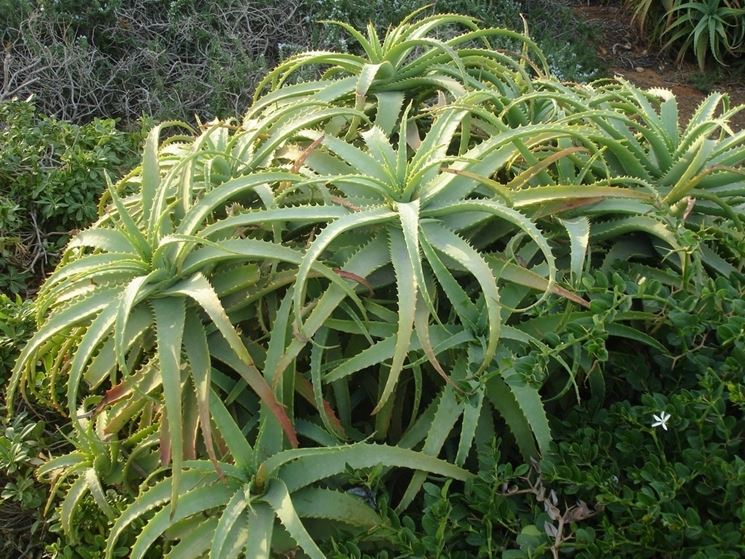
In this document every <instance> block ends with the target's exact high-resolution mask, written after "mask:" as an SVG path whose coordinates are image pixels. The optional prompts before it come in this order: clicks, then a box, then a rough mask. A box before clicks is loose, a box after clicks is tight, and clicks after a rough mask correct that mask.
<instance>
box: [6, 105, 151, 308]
mask: <svg viewBox="0 0 745 559" xmlns="http://www.w3.org/2000/svg"><path fill="white" fill-rule="evenodd" d="M140 143H141V134H140V133H139V131H133V132H130V133H126V132H123V131H120V130H118V129H117V128H116V123H115V122H114V121H113V120H110V119H109V120H94V121H93V122H91V123H89V124H86V125H83V126H77V125H74V124H70V123H67V122H64V121H61V120H57V119H54V118H50V117H47V116H44V115H42V114H39V113H38V112H37V111H36V108H35V106H34V104H33V101H20V100H14V101H8V102H5V103H0V257H2V265H0V289H2V290H3V291H4V292H6V293H10V294H22V295H24V296H25V295H27V294H28V293H30V292H32V291H33V290H34V289H35V287H36V286H37V285H38V283H39V279H41V278H43V277H44V276H45V275H46V274H47V273H48V272H49V271H51V270H52V269H53V268H54V266H55V264H56V262H57V253H58V252H59V250H61V249H62V248H63V247H64V246H65V244H66V243H67V241H68V239H69V236H70V232H71V231H73V230H76V229H80V228H83V227H85V226H87V225H88V224H89V223H90V222H91V221H93V219H94V218H95V217H96V213H97V210H96V203H97V201H98V198H99V197H100V195H101V192H102V191H103V188H104V184H103V183H102V182H101V181H102V180H103V177H104V173H105V172H109V173H111V174H112V176H115V177H118V176H120V175H121V174H123V172H124V171H125V170H129V169H130V168H131V167H132V166H133V165H134V164H135V162H136V159H137V152H138V151H139V149H140ZM37 278H38V279H37Z"/></svg>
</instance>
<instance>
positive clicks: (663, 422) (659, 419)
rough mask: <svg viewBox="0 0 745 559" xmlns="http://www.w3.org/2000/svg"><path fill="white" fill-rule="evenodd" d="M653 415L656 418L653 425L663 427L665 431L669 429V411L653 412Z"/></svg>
mask: <svg viewBox="0 0 745 559" xmlns="http://www.w3.org/2000/svg"><path fill="white" fill-rule="evenodd" d="M652 417H653V418H654V420H655V422H654V423H652V427H662V428H663V429H664V430H665V431H667V421H668V419H670V414H669V413H667V412H664V411H663V412H661V413H660V415H657V414H652Z"/></svg>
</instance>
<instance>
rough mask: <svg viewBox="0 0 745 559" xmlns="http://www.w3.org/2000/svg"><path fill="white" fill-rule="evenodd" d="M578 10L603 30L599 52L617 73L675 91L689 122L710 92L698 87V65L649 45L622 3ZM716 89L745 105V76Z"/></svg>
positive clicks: (744, 119) (739, 122) (742, 122)
mask: <svg viewBox="0 0 745 559" xmlns="http://www.w3.org/2000/svg"><path fill="white" fill-rule="evenodd" d="M573 9H574V11H575V12H576V13H577V14H578V15H579V16H581V17H582V18H584V19H586V20H588V21H589V22H591V23H592V24H593V26H595V27H596V28H597V29H599V31H600V33H599V41H598V44H597V50H598V55H599V56H600V58H602V59H603V61H604V62H605V63H606V64H607V65H608V67H609V68H610V72H611V74H613V75H621V76H623V77H624V78H626V79H628V80H629V81H631V82H633V83H636V84H638V85H639V86H642V87H647V88H648V87H664V88H667V89H670V90H672V91H673V93H675V95H676V96H677V99H678V107H679V111H680V115H681V121H682V122H683V123H685V122H687V120H688V118H690V116H691V114H693V112H694V111H695V110H696V107H697V106H698V105H699V103H701V101H702V100H703V99H704V98H705V97H706V96H707V95H708V93H707V92H704V91H701V90H699V89H697V88H696V86H695V85H694V84H693V83H692V81H691V80H692V76H694V75H695V74H697V73H698V67H697V66H696V65H695V64H691V63H690V62H683V63H682V64H681V65H676V64H675V62H674V60H672V59H671V58H670V57H669V56H662V55H660V54H659V53H658V52H657V51H656V50H655V47H654V46H649V45H646V44H645V43H644V41H643V39H642V38H641V37H640V36H639V33H638V32H637V30H636V28H635V27H633V26H632V25H631V22H630V18H629V16H628V14H627V13H625V12H623V11H622V10H621V9H620V8H619V7H618V5H615V4H611V5H589V6H588V5H587V4H586V2H577V3H576V4H575V5H574V6H573ZM712 90H713V91H719V92H720V93H727V94H728V95H729V97H730V99H731V102H732V105H733V106H734V105H740V104H745V76H740V77H739V78H732V80H731V81H730V82H728V83H720V84H716V85H715V86H714V87H713V89H712ZM732 124H733V127H734V128H735V129H745V107H744V108H743V110H742V111H741V112H739V113H738V114H737V115H735V117H734V118H733V119H732Z"/></svg>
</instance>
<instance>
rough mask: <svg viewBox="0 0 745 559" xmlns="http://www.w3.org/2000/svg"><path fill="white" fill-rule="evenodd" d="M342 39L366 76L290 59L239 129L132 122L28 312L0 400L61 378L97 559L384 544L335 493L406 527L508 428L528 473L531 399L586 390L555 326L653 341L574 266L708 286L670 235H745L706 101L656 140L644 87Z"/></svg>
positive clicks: (679, 240) (534, 404)
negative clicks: (158, 546)
mask: <svg viewBox="0 0 745 559" xmlns="http://www.w3.org/2000/svg"><path fill="white" fill-rule="evenodd" d="M342 26H343V27H344V28H345V29H347V30H348V31H349V32H350V34H351V35H352V37H353V38H355V39H356V40H357V41H359V43H360V46H361V49H362V51H363V52H364V55H362V56H358V55H348V54H335V53H308V54H303V55H298V56H297V57H294V58H292V59H290V60H288V61H286V62H285V63H283V64H281V65H280V66H279V67H278V68H277V69H276V70H275V71H274V72H272V73H270V74H269V76H268V77H267V78H266V80H265V81H264V82H263V84H262V86H261V87H260V88H259V90H258V92H257V97H256V100H255V102H254V104H253V106H252V107H250V108H249V110H248V111H247V113H246V115H245V117H244V118H243V120H242V121H241V123H240V124H236V123H235V122H233V121H230V122H215V123H211V124H209V125H206V126H204V127H202V130H200V131H199V132H198V133H197V132H196V131H192V130H187V132H188V134H187V135H184V136H179V135H174V136H172V137H170V138H168V139H167V140H165V141H161V140H160V127H158V128H156V129H154V130H153V132H151V134H150V136H149V138H148V141H147V144H146V146H145V152H144V155H143V162H142V165H141V166H140V167H139V168H138V169H135V170H134V171H133V172H132V173H131V174H130V175H129V176H127V177H125V178H124V179H123V180H122V181H120V182H119V183H117V184H116V185H109V190H108V195H107V196H106V197H105V198H104V199H103V200H102V202H101V213H100V216H99V219H98V221H97V222H96V223H95V224H94V225H93V226H92V227H91V228H90V229H88V230H86V231H83V232H81V233H80V234H79V235H77V236H76V237H75V238H74V239H73V240H72V241H71V242H70V244H69V246H68V248H67V250H66V252H65V255H64V257H63V260H62V262H61V264H60V266H59V267H58V268H57V270H56V271H55V272H54V273H53V274H52V275H51V276H50V277H49V278H48V280H47V282H46V283H45V285H44V287H43V288H42V290H41V291H40V294H39V297H38V299H37V302H36V308H37V312H38V319H39V324H40V327H39V330H38V332H37V334H36V335H35V336H34V337H33V338H32V340H31V341H30V342H29V344H28V345H27V346H26V348H25V349H24V351H23V353H22V355H21V357H20V358H19V361H18V363H17V365H16V368H15V371H14V376H13V379H12V383H11V394H12V393H13V392H14V391H16V390H17V389H18V388H25V387H26V386H27V385H28V384H30V383H29V378H30V376H31V375H32V374H33V373H34V370H35V368H36V367H37V362H38V361H41V362H42V363H43V365H42V366H43V367H45V372H46V374H47V378H48V379H49V380H50V386H48V387H47V388H48V390H49V393H50V396H51V398H52V399H53V401H56V400H54V399H55V398H56V396H57V390H56V382H58V381H60V380H63V381H64V384H65V386H66V399H67V405H66V412H67V413H68V414H69V417H70V418H71V423H72V425H73V426H74V428H75V429H76V431H77V433H78V436H77V438H76V439H75V440H77V441H81V442H79V445H81V448H80V449H78V450H76V451H75V452H73V453H72V454H70V455H68V456H66V457H59V458H55V459H52V460H51V461H50V462H49V463H48V464H47V465H46V466H45V467H44V470H43V471H44V473H45V474H46V473H52V472H61V474H60V476H61V477H59V478H58V480H64V479H70V480H74V481H72V485H71V487H70V488H69V489H68V492H67V496H66V497H65V498H64V500H63V507H64V508H65V510H66V511H67V512H70V513H72V511H74V509H75V507H76V506H77V504H78V503H79V502H80V500H81V499H82V498H83V496H84V495H85V494H86V493H87V492H90V493H91V494H92V495H93V497H94V499H95V500H96V502H97V503H98V504H99V506H100V507H101V508H102V509H103V510H104V511H106V512H107V513H111V514H112V516H116V515H115V514H114V512H113V511H112V510H110V506H109V504H108V502H107V498H106V495H105V492H104V491H103V485H104V484H106V485H107V488H110V489H114V490H116V491H118V492H120V493H122V494H124V495H126V496H127V497H128V498H129V499H130V504H129V506H128V507H127V508H126V509H125V510H124V511H123V512H122V513H120V514H119V515H118V516H116V519H115V520H114V527H113V529H112V531H111V533H110V535H109V541H108V549H107V553H108V554H109V556H111V555H112V554H113V552H114V549H115V546H116V544H117V541H118V540H119V538H120V537H121V535H122V533H123V532H124V531H125V530H129V529H134V527H135V526H143V527H142V528H141V529H140V528H137V529H138V530H139V532H138V536H137V539H136V542H135V544H134V546H133V548H132V552H131V553H132V556H133V557H143V556H144V555H145V554H146V552H147V551H148V549H150V547H151V546H152V545H153V544H155V543H156V542H157V541H160V539H161V537H162V536H163V535H164V534H166V533H168V534H170V535H171V536H170V537H171V539H170V540H169V541H170V543H166V544H164V545H165V546H166V547H167V548H168V550H169V551H168V553H169V555H168V556H169V557H199V556H203V555H205V554H208V555H209V556H210V557H235V556H238V555H240V554H242V553H243V554H245V555H246V556H249V557H269V556H270V554H271V553H272V549H285V548H288V547H292V546H294V545H297V546H299V547H300V548H302V550H303V551H304V553H306V554H307V555H309V556H311V557H322V556H323V554H322V552H321V549H320V547H319V542H320V541H321V540H322V539H323V538H325V537H329V536H331V535H334V534H335V533H336V531H337V530H340V531H342V532H345V533H359V532H360V530H370V531H372V532H375V530H376V528H380V527H381V526H382V525H383V524H384V523H385V520H384V519H383V518H381V517H380V516H379V515H378V514H377V512H376V511H375V510H373V509H372V508H371V507H370V506H369V504H366V503H365V502H364V501H363V500H360V499H358V498H357V497H355V496H354V495H352V494H350V493H348V492H347V491H346V489H347V488H348V486H349V484H350V481H349V480H350V475H351V474H350V472H351V471H354V470H360V469H373V470H374V471H376V472H377V474H376V475H378V476H380V477H381V478H383V479H384V481H385V483H386V484H388V486H389V487H393V486H394V482H395V486H396V487H397V488H401V489H397V490H395V491H394V490H393V489H392V490H391V495H390V497H391V499H389V500H390V501H394V500H395V501H397V505H396V506H397V508H398V509H399V510H404V509H406V508H407V507H408V506H409V505H411V503H413V502H414V501H415V499H416V498H417V495H418V494H419V492H420V489H421V488H422V486H423V483H424V481H425V480H426V477H427V475H429V474H436V475H438V476H444V477H449V478H452V479H455V480H460V481H463V480H465V479H468V478H470V477H471V476H472V475H473V473H472V471H473V470H474V469H477V468H478V464H479V461H478V453H479V451H482V450H483V449H484V448H486V447H487V446H488V445H489V443H490V441H491V440H492V439H493V438H494V437H495V436H496V435H497V433H498V430H499V429H502V428H503V427H506V430H507V431H509V432H510V433H511V434H510V435H508V436H511V437H512V438H513V439H514V440H515V443H516V444H515V447H516V449H517V451H519V452H520V453H521V454H522V456H523V457H524V458H526V459H527V458H533V457H538V456H540V455H541V453H544V452H546V450H547V449H548V447H549V445H550V443H551V421H550V413H549V412H548V411H547V410H550V408H548V407H547V401H548V400H561V401H563V400H564V399H565V395H567V394H573V395H576V396H577V397H579V396H580V392H581V384H583V383H586V382H590V381H589V379H590V378H592V379H593V381H594V379H595V376H592V377H591V375H597V374H598V373H597V372H596V371H597V368H598V361H597V360H596V359H595V357H596V356H591V355H588V354H587V353H583V351H582V350H581V349H577V348H573V347H571V346H570V345H567V344H561V343H558V342H556V340H555V338H554V337H553V336H552V334H556V333H558V332H564V331H566V330H568V329H570V328H573V329H574V330H576V331H579V332H581V333H580V334H577V336H578V337H579V339H580V340H585V339H589V338H590V337H591V336H592V335H593V332H594V324H595V321H596V318H595V317H596V316H597V314H598V313H599V312H601V311H603V312H605V313H606V314H607V315H608V316H610V315H611V314H612V315H613V316H612V321H613V324H612V325H611V326H609V327H608V330H607V334H608V335H611V336H614V337H617V338H620V339H626V340H633V341H634V342H635V343H639V344H642V345H650V346H653V347H655V348H656V349H659V347H658V345H659V344H658V342H656V341H655V340H654V339H652V338H650V337H649V336H647V335H646V334H645V333H644V332H641V331H639V330H638V329H636V328H635V325H636V324H637V323H638V322H640V321H645V320H651V319H653V318H654V316H653V315H651V314H650V313H646V312H640V311H634V310H631V309H623V310H617V309H615V308H613V304H614V303H612V302H611V303H608V304H607V305H606V303H605V302H604V300H603V301H602V302H601V301H599V300H587V299H585V298H583V297H580V296H579V295H577V294H576V293H575V291H574V290H575V288H576V287H577V286H579V285H581V282H582V281H583V278H585V277H586V274H587V273H588V272H592V270H593V269H594V268H597V267H602V266H610V265H612V263H613V262H614V261H618V260H622V259H638V260H639V261H640V262H642V263H643V265H645V266H647V267H648V269H650V270H654V273H656V274H657V275H658V276H661V277H664V276H667V277H669V276H674V277H678V275H679V276H680V278H681V279H680V281H681V285H682V284H683V283H685V282H694V281H696V279H697V278H698V277H700V276H705V275H706V274H709V273H722V272H723V273H727V272H728V271H730V270H732V269H733V265H732V264H731V263H730V262H728V260H727V258H726V255H724V256H722V255H718V254H716V253H714V252H713V251H712V250H710V251H708V252H703V253H702V255H701V257H700V258H699V257H697V256H696V255H695V254H693V251H691V250H690V246H689V245H688V244H687V243H688V242H689V236H687V234H686V233H687V232H690V231H691V230H692V229H694V230H702V229H704V228H706V227H707V226H710V224H711V223H712V222H713V221H712V220H715V219H717V218H718V214H724V215H726V216H727V217H729V218H730V219H733V220H734V221H737V222H738V223H739V219H740V217H739V214H741V213H742V209H741V207H739V206H738V205H737V204H741V202H742V197H743V192H742V147H741V144H742V140H743V136H742V134H730V133H729V130H728V128H727V125H726V119H727V117H728V116H730V115H731V114H732V113H731V112H725V113H724V114H723V115H721V116H720V117H719V118H713V114H714V113H713V111H714V110H715V108H716V105H717V104H718V103H719V101H720V99H719V98H712V100H710V101H708V102H707V104H705V105H704V106H703V107H702V109H701V110H700V111H699V112H698V113H697V116H695V117H694V119H693V120H692V122H691V123H689V125H688V128H687V129H686V130H685V131H681V130H680V129H679V127H678V124H677V112H676V108H675V102H674V98H671V97H670V96H668V95H667V94H665V93H662V92H659V91H652V92H643V91H640V90H638V89H636V88H634V87H632V86H630V85H629V84H626V83H623V82H612V83H599V84H595V85H592V86H587V87H585V86H569V85H563V84H561V83H559V82H557V81H556V80H554V79H553V78H552V77H551V76H549V75H548V74H547V73H546V72H545V62H544V58H543V56H542V54H541V53H540V52H539V51H538V50H537V49H536V47H535V45H534V44H533V43H532V42H531V41H530V40H529V39H528V38H527V37H523V36H522V35H516V34H514V33H511V32H506V31H502V30H482V29H479V28H478V27H477V26H476V22H475V21H474V20H473V19H472V18H468V17H465V16H455V15H447V16H435V17H431V18H423V19H421V20H419V21H416V19H415V16H414V15H413V16H411V17H410V18H407V19H406V20H405V21H404V22H402V24H401V25H400V26H399V27H397V28H395V29H391V30H389V31H388V33H387V34H386V35H385V37H384V38H383V39H382V40H381V39H380V38H379V37H378V35H377V33H376V32H375V29H374V28H373V27H372V26H370V27H369V29H368V31H367V36H365V35H363V34H361V33H359V32H357V31H355V30H354V29H352V28H350V27H349V26H346V25H344V24H342ZM458 26H461V27H460V28H461V29H465V31H463V32H462V33H460V34H457V32H456V34H455V36H454V37H453V36H452V33H453V28H458ZM445 29H446V30H447V31H448V33H449V34H450V37H451V38H442V37H438V36H437V34H436V32H437V31H438V30H445ZM492 37H507V38H510V39H513V40H515V41H516V42H517V43H518V44H519V45H521V46H520V47H519V48H520V51H519V52H515V53H511V54H507V53H505V52H502V51H497V50H493V49H490V48H489V46H490V45H489V40H490V38H492ZM532 59H535V60H537V61H538V62H537V63H533V62H532ZM316 65H321V66H322V67H324V68H325V72H324V74H323V75H322V76H321V77H320V78H319V79H317V80H311V81H306V82H297V83H291V82H292V79H293V76H295V75H296V73H298V72H300V71H301V70H307V69H308V67H310V68H313V67H315V66H316ZM167 124H168V125H169V126H181V125H177V124H174V123H167ZM691 200H693V202H691ZM681 204H685V207H681ZM689 206H690V208H689ZM603 295H607V294H603ZM539 307H540V308H546V307H548V308H550V309H551V312H549V313H547V314H545V315H542V316H533V312H534V310H535V309H537V308H539ZM609 320H611V319H610V318H609ZM575 339H577V338H575ZM663 349H664V348H663ZM597 353H598V355H601V354H602V352H601V350H600V349H598V351H597ZM68 356H72V358H68ZM371 439H375V440H376V441H377V442H376V443H372V442H371ZM82 441H86V442H85V443H83V442H82ZM105 445H110V447H109V448H111V449H114V448H115V449H116V452H113V451H112V452H108V453H106V455H105V459H103V458H102V459H98V458H97V455H103V452H102V450H101V449H102V448H104V447H105ZM82 446H84V447H85V448H82ZM402 468H404V469H408V470H414V472H413V473H410V472H409V473H406V472H404V471H402ZM63 488H65V484H64V483H63V482H62V481H59V482H58V483H57V484H56V486H55V490H57V489H63ZM303 518H308V519H314V522H303V521H302V520H301V519H303ZM318 521H323V522H320V523H319V522H318ZM319 524H323V527H319ZM66 528H67V529H68V530H69V528H70V527H69V526H67V527H66ZM381 537H382V536H381ZM293 542H294V543H293Z"/></svg>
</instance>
